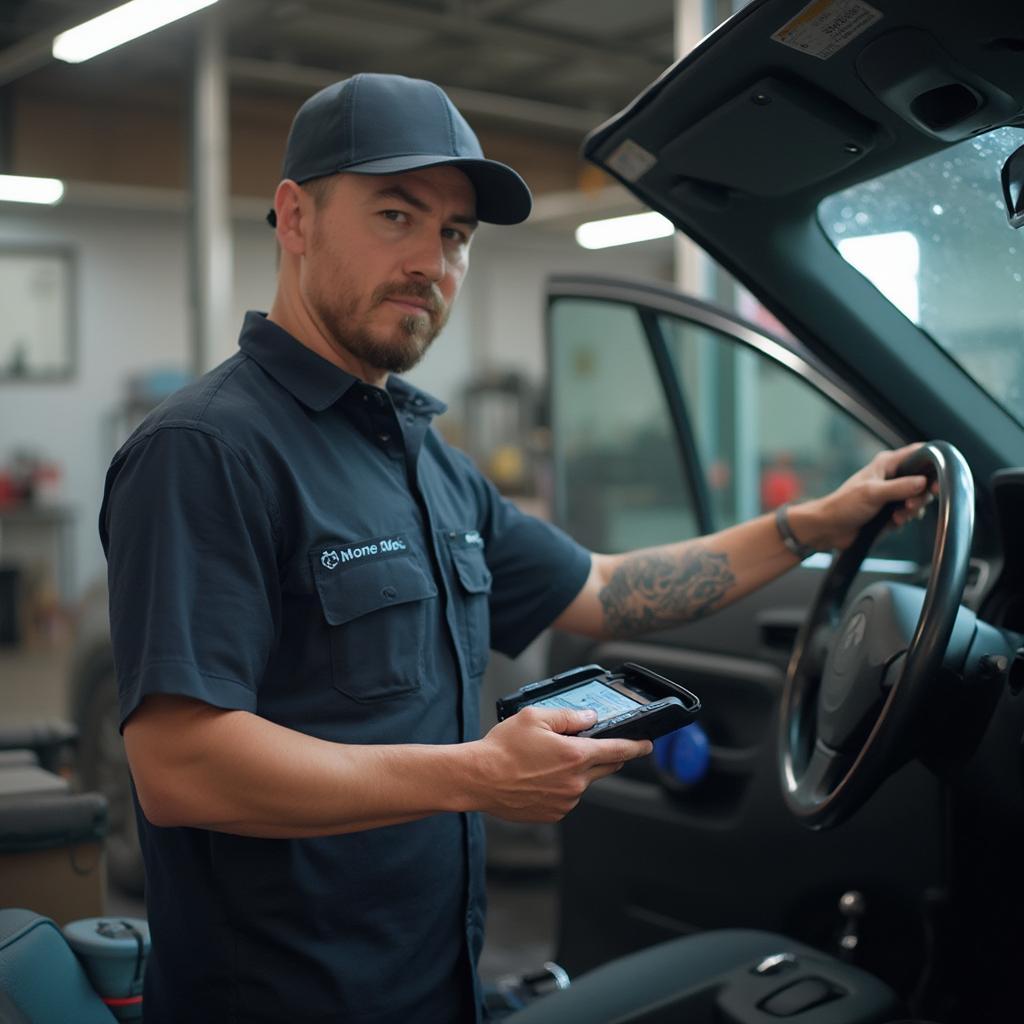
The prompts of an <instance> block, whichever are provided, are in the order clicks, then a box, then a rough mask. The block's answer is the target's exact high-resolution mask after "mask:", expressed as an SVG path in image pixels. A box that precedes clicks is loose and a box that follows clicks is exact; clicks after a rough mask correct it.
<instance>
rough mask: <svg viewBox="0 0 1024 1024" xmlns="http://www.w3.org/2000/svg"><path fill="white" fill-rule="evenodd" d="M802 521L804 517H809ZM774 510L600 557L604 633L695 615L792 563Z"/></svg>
mask: <svg viewBox="0 0 1024 1024" xmlns="http://www.w3.org/2000/svg"><path fill="white" fill-rule="evenodd" d="M801 525H802V524H801ZM796 562H797V559H796V558H795V557H794V556H793V555H792V554H791V553H790V552H789V551H788V550H787V549H786V548H785V547H784V545H783V544H782V541H781V538H780V537H779V534H778V529H777V528H776V525H775V521H774V518H773V517H772V516H760V517H758V518H757V519H752V520H750V521H749V522H746V523H741V524H740V525H739V526H734V527H731V528H730V529H728V530H722V531H720V532H719V533H716V534H712V535H710V536H708V537H704V538H700V539H697V540H691V541H682V542H680V543H678V544H667V545H665V546H663V547H656V548H646V549H643V550H640V551H631V552H628V553H626V554H622V555H610V556H609V555H602V556H597V558H596V559H595V563H596V568H597V577H598V587H597V600H598V602H599V604H600V610H601V622H602V627H601V629H600V633H601V634H602V635H604V636H616V637H625V636H635V635H637V634H639V633H645V632H648V631H650V630H655V629H664V628H666V627H668V626H673V625H679V624H681V623H685V622H692V621H694V620H695V619H699V618H702V617H703V616H705V615H707V614H709V613H710V612H713V611H716V610H718V609H719V608H723V607H725V606H726V605H728V604H731V603H732V602H733V601H736V600H738V599H739V598H741V597H743V596H744V595H746V594H749V593H750V592H751V591H752V590H755V589H757V588H758V587H760V586H762V585H763V584H765V583H767V582H768V581H769V580H772V579H774V578H775V577H776V576H779V575H781V574H782V573H783V572H785V571H786V570H787V569H791V568H792V567H793V566H794V565H795V564H796Z"/></svg>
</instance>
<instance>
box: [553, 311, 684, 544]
mask: <svg viewBox="0 0 1024 1024" xmlns="http://www.w3.org/2000/svg"><path fill="white" fill-rule="evenodd" d="M550 315H551V323H550V327H551V336H552V339H553V344H552V353H551V387H552V396H553V402H552V421H553V422H552V425H553V427H554V438H555V441H554V445H555V447H554V454H555V461H556V474H555V477H556V492H555V503H556V515H557V518H558V521H559V522H560V523H561V524H562V525H563V526H565V527H566V528H567V529H568V531H569V532H570V533H571V534H572V535H573V536H574V537H575V538H576V539H577V540H579V541H580V543H582V544H584V545H586V546H587V547H588V548H590V550H592V551H603V552H617V551H627V550H630V549H631V548H634V547H642V546H646V545H651V544H663V543H668V542H670V541H673V540H680V539H683V538H686V537H692V536H695V535H696V534H697V533H698V532H699V528H698V519H697V515H696V513H695V505H694V502H693V495H692V491H691V489H690V487H689V486H688V485H687V482H686V478H685V475H684V472H683V464H682V461H681V458H680V454H679V447H678V444H677V441H676V438H675V432H674V430H673V427H672V421H671V417H670V415H669V410H668V404H667V401H666V398H665V392H664V389H663V387H662V385H661V381H660V380H659V377H658V372H657V368H656V367H655V364H654V360H653V357H652V355H651V351H650V346H649V344H648V342H647V338H646V335H645V333H644V329H643V325H642V323H641V320H640V316H639V313H638V312H637V310H636V308H635V307H633V306H630V305H622V304H619V303H614V302H606V301H602V300H596V299H576V298H565V299H558V300H556V301H555V302H553V303H552V306H551V314H550Z"/></svg>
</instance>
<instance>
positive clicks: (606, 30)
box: [0, 0, 721, 215]
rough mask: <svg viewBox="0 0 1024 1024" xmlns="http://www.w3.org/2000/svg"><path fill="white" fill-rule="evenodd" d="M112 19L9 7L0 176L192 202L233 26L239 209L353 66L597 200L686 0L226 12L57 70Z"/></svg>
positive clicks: (2, 38) (292, 2)
mask: <svg viewBox="0 0 1024 1024" xmlns="http://www.w3.org/2000/svg"><path fill="white" fill-rule="evenodd" d="M695 2H706V0H695ZM720 2H721V0H720ZM114 6H116V0H0V171H4V170H6V171H9V172H13V173H21V174H42V175H54V176H58V177H64V178H68V179H71V180H75V181H89V182H99V183H105V184H108V185H109V184H123V185H132V186H143V187H150V188H164V189H178V190H181V189H184V188H185V187H186V186H187V182H188V123H189V121H188V110H189V97H190V89H191V83H192V74H191V72H192V67H193V55H194V53H195V41H196V33H197V31H198V30H199V29H200V28H201V25H202V20H203V19H204V18H207V17H209V16H213V17H218V18H220V19H221V21H222V24H223V27H224V37H225V49H226V55H227V71H228V76H229V82H230V100H231V105H230V110H231V115H230V116H231V164H232V192H233V194H234V195H236V196H263V197H265V196H266V195H268V194H269V192H270V191H272V189H273V186H274V185H275V184H276V180H277V176H278V169H279V166H280V154H281V150H282V148H283V142H284V137H285V135H286V134H287V127H288V124H289V122H290V120H291V117H292V114H293V113H294V111H295V109H296V107H297V106H298V104H299V103H300V102H301V101H302V100H303V99H304V98H305V97H307V96H309V95H310V94H311V93H312V92H314V91H315V90H317V89H319V88H320V87H322V86H323V85H326V84H327V83H329V82H332V81H336V80H337V79H338V78H341V77H345V76H347V75H350V74H354V73H356V72H359V71H389V72H397V73H400V74H406V75H411V76H415V77H423V78H429V79H432V80H433V81H435V82H437V83H438V84H440V85H442V86H443V87H444V88H445V89H446V90H447V91H448V92H449V94H450V95H451V97H452V99H453V100H454V101H455V102H456V104H457V105H458V106H459V107H460V108H461V109H462V110H463V112H464V113H465V114H466V116H467V118H468V119H469V121H470V123H471V124H472V125H473V126H474V127H475V128H476V129H477V132H478V133H479V134H480V136H481V141H482V142H483V144H484V148H485V150H486V151H487V152H488V155H490V156H493V157H495V158H497V159H501V160H505V161H507V162H509V163H512V164H513V165H514V166H516V167H517V169H519V170H520V171H521V173H523V174H524V176H525V177H526V179H527V181H529V183H530V185H531V187H533V189H534V192H535V194H538V195H543V194H544V193H553V194H556V195H558V196H564V194H565V193H566V192H572V191H573V190H575V189H577V188H578V187H580V186H582V187H583V188H584V189H585V190H588V189H589V190H591V191H594V190H598V189H600V188H601V187H602V186H604V185H607V183H608V179H606V178H604V177H603V175H600V174H599V172H596V171H595V170H593V169H588V168H586V167H584V166H583V165H582V164H581V162H580V161H579V158H578V150H579V144H580V142H581V140H582V138H583V136H584V134H585V133H586V132H587V131H588V130H589V129H591V128H593V127H594V126H595V125H597V124H599V123H600V122H601V121H602V120H604V119H605V118H607V117H608V116H610V115H611V114H613V113H615V112H616V111H617V110H619V109H620V108H621V107H622V106H623V105H624V104H626V103H627V102H629V101H630V100H631V99H632V98H633V97H634V96H635V95H636V94H637V93H638V92H639V91H640V90H641V89H643V88H644V87H645V86H646V85H647V84H648V83H649V82H651V81H652V80H653V79H654V78H656V77H657V76H658V75H659V74H661V72H662V71H664V69H665V68H666V67H667V66H668V65H669V64H670V63H671V62H672V48H673V16H674V0H631V2H629V3H622V0H220V3H218V4H217V5H216V6H215V7H212V8H209V9H208V10H207V11H203V12H199V13H197V14H195V15H192V16H190V17H187V18H184V19H182V20H181V21H179V22H176V23H173V24H171V25H169V26H166V27H165V28H162V29H160V30H159V31H157V32H154V33H152V34H150V35H148V36H144V37H142V38H140V39H137V40H134V41H133V42H131V43H128V44H126V45H124V46H121V47H119V48H117V49H115V50H111V51H109V52H108V53H106V54H101V55H100V56H99V57H96V58H94V59H93V60H91V61H87V62H85V63H83V64H78V65H67V64H62V63H60V62H58V61H55V60H53V59H52V57H51V55H50V45H51V43H52V39H53V36H54V35H55V34H56V33H57V32H59V31H62V30H63V29H65V28H69V27H71V26H72V25H76V24H79V23H81V22H82V21H85V20H87V19H88V18H91V17H94V16H95V15H96V14H99V13H102V12H104V11H106V10H109V9H111V8H112V7H114ZM623 194H624V193H623ZM618 201H619V202H621V201H622V200H621V199H620V200H618ZM626 203H627V205H629V201H628V200H627V201H626ZM542 212H543V206H541V207H539V208H538V214H539V215H542Z"/></svg>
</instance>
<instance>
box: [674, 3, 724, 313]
mask: <svg viewBox="0 0 1024 1024" xmlns="http://www.w3.org/2000/svg"><path fill="white" fill-rule="evenodd" d="M713 7H714V5H713V0H675V58H676V60H679V58H680V57H684V56H685V55H686V54H688V53H689V52H690V51H691V50H692V49H693V48H694V47H695V46H696V45H697V44H698V43H699V42H700V41H701V40H702V39H703V38H704V37H705V36H706V35H707V34H708V33H709V32H710V31H711V30H712V28H714V26H715V18H714V10H713ZM674 238H675V283H676V287H678V288H679V289H680V290H681V291H683V292H685V293H686V294H687V295H694V296H696V297H698V298H701V299H710V298H712V297H713V296H714V291H715V289H714V280H713V276H712V275H713V272H714V268H713V267H712V265H711V262H710V260H708V258H707V256H705V255H704V253H703V251H702V250H701V249H699V248H698V247H697V246H696V245H694V243H693V242H691V241H690V239H688V238H687V237H686V236H685V235H682V234H680V233H679V232H677V233H676V234H675V236H674Z"/></svg>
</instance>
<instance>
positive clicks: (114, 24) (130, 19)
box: [53, 0, 217, 64]
mask: <svg viewBox="0 0 1024 1024" xmlns="http://www.w3.org/2000/svg"><path fill="white" fill-rule="evenodd" d="M216 2H217V0H130V3H126V4H122V5H121V6H120V7H115V8H114V9H113V10H112V11H107V12H106V14H100V15H98V16H97V17H95V18H92V19H91V20H89V21H83V22H82V24H81V25H76V26H75V27H74V28H69V29H68V30H67V31H66V32H61V34H60V35H59V36H56V37H55V38H54V40H53V55H54V57H56V58H57V60H63V61H67V62H68V63H69V64H80V63H81V62H82V61H83V60H89V59H90V58H91V57H95V56H96V55H97V54H100V53H105V52H106V51H107V50H112V49H113V48H114V47H115V46H120V45H121V44H122V43H127V42H128V41H129V40H131V39H137V38H138V37H139V36H144V35H145V34H146V33H147V32H152V31H154V30H155V29H158V28H163V27H164V25H169V24H170V23H171V22H172V21H177V20H178V19H179V18H184V17H185V16H186V15H188V14H192V13H194V12H195V11H198V10H201V9H202V8H204V7H210V6H211V5H212V4H215V3H216Z"/></svg>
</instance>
